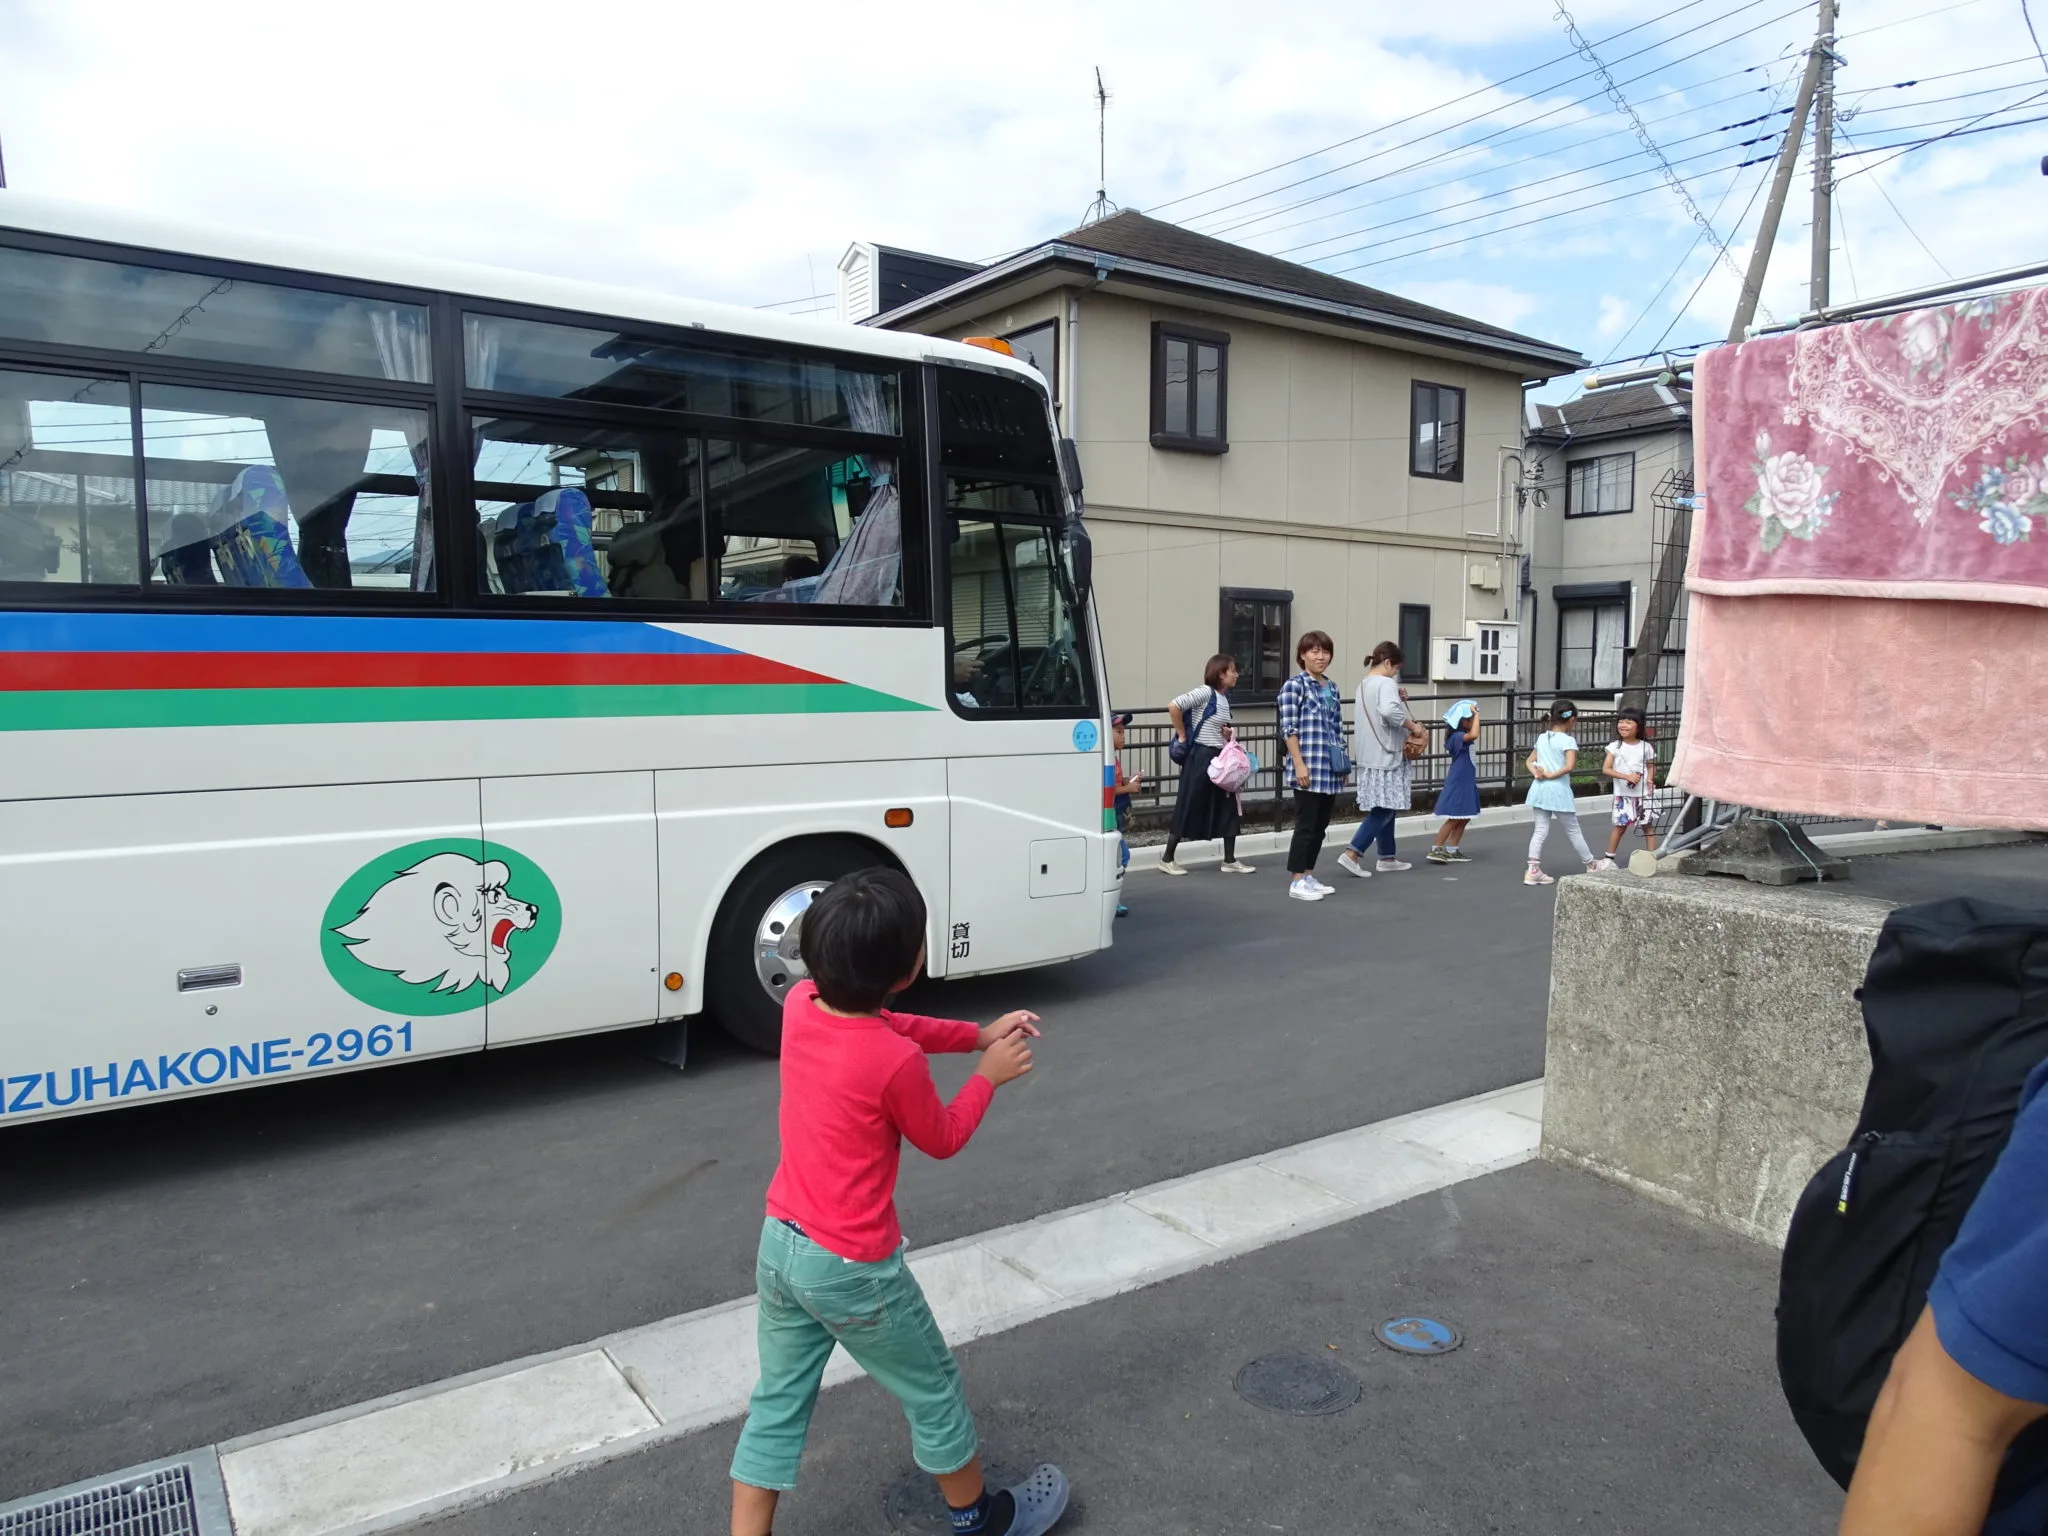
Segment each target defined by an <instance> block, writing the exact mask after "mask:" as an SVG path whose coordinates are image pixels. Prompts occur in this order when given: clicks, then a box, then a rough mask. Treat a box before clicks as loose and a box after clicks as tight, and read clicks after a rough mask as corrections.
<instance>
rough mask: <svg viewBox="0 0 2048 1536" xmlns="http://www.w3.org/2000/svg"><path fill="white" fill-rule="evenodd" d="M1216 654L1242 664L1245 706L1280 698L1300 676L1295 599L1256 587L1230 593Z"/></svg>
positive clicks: (1239, 692) (1239, 694)
mask: <svg viewBox="0 0 2048 1536" xmlns="http://www.w3.org/2000/svg"><path fill="white" fill-rule="evenodd" d="M1222 597H1223V605H1222V606H1223V617H1222V624H1221V626H1220V628H1219V633H1218V636H1217V641H1216V649H1217V650H1219V651H1227V652H1229V654H1230V655H1232V656H1235V657H1236V658H1237V687H1236V688H1234V689H1233V690H1231V697H1232V698H1234V699H1236V700H1238V701H1239V702H1240V703H1244V702H1249V701H1252V700H1257V699H1272V698H1278V697H1279V694H1280V685H1281V684H1282V683H1284V682H1286V681H1287V677H1288V674H1289V673H1291V672H1292V671H1293V670H1294V646H1293V641H1294V594H1293V593H1292V592H1272V591H1267V590H1264V589H1261V588H1252V587H1225V588H1224V589H1223V593H1222Z"/></svg>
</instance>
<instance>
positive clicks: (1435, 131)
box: [1160, 0, 1806, 228]
mask: <svg viewBox="0 0 2048 1536" xmlns="http://www.w3.org/2000/svg"><path fill="white" fill-rule="evenodd" d="M1765 3H1766V0H1743V3H1742V4H1741V5H1738V6H1736V7H1735V8H1734V9H1733V10H1730V11H1723V12H1722V13H1721V14H1720V15H1718V16H1712V17H1709V18H1708V19H1707V20H1705V21H1703V22H1700V23H1698V24H1697V25H1695V26H1691V27H1688V28H1686V29H1685V30H1684V31H1683V32H1675V33H1673V34H1672V35H1671V36H1670V37H1667V38H1663V39H1660V40H1659V41H1657V42H1655V43H1651V44H1650V45H1648V46H1647V47H1644V48H1638V49H1637V50H1636V51H1635V52H1634V53H1628V54H1623V55H1622V57H1621V58H1620V59H1618V60H1616V61H1615V62H1616V63H1627V62H1628V61H1629V60H1630V59H1636V58H1641V57H1642V56H1643V55H1644V54H1646V53H1654V52H1656V51H1657V50H1658V49H1660V48H1665V47H1668V46H1670V45H1671V44H1672V43H1675V42H1677V41H1678V39H1679V38H1681V37H1690V36H1691V35H1692V34H1693V33H1695V32H1698V31H1700V30H1702V29H1703V28H1706V27H1711V26H1713V25H1714V24H1715V23H1717V22H1722V21H1726V20H1728V19H1729V18H1730V17H1733V16H1738V15H1740V14H1741V13H1742V12H1744V11H1750V10H1754V9H1756V7H1757V6H1759V5H1762V4H1765ZM1689 8H1690V7H1689V6H1681V7H1680V9H1681V10H1684V9H1689ZM1805 9H1806V7H1805V6H1803V5H1801V6H1797V7H1794V8H1793V9H1792V10H1789V11H1786V12H1784V13H1783V14H1782V15H1779V16H1774V17H1772V18H1770V20H1768V21H1763V22H1759V23H1758V24H1757V25H1756V26H1754V27H1749V28H1746V29H1744V30H1743V31H1741V32H1737V33H1735V34H1734V35H1733V36H1730V37H1724V38H1722V39H1721V40H1720V41H1719V42H1717V43H1710V44H1708V45H1707V46H1706V47H1705V48H1700V49H1696V50H1695V51H1694V52H1692V53H1689V54H1686V55H1684V56H1683V57H1680V58H1677V59H1672V60H1668V61H1666V62H1665V63H1664V64H1662V65H1660V66H1659V69H1670V68H1671V67H1673V66H1674V65H1677V64H1683V63H1684V62H1686V60H1687V59H1694V58H1698V57H1699V56H1700V54H1702V53H1708V52H1711V51H1712V50H1713V49H1715V48H1718V47H1721V46H1723V45H1725V44H1727V43H1731V42H1734V41H1735V39H1736V38H1738V37H1747V36H1749V35H1750V34H1751V33H1752V32H1758V31H1761V30H1762V29H1763V28H1764V27H1767V26H1770V25H1772V24H1773V23H1775V22H1778V21H1782V20H1784V19H1785V17H1786V16H1794V15H1797V14H1799V13H1800V12H1802V11H1804V10H1805ZM1666 14H1667V15H1669V14H1673V13H1669V12H1667V13H1666ZM1655 19H1658V20H1661V19H1663V18H1661V17H1660V18H1655ZM1645 25H1647V23H1645ZM1630 30H1631V31H1635V30H1639V29H1638V28H1631V29H1630ZM1622 35H1625V34H1620V33H1617V34H1616V36H1622ZM1602 41H1604V42H1612V41H1614V39H1613V38H1605V39H1603V40H1602ZM1551 62H1553V63H1555V62H1557V61H1556V60H1552V61H1551ZM1657 72H1658V71H1657V70H1651V71H1647V72H1646V73H1645V74H1644V75H1638V76H1636V77H1634V78H1635V79H1645V78H1647V77H1648V75H1649V74H1655V73H1657ZM1529 73H1532V71H1529V70H1524V71H1523V72H1522V74H1524V75H1526V74H1529ZM1593 74H1594V71H1592V70H1590V69H1589V70H1583V71H1581V72H1580V73H1578V74H1576V75H1572V76H1570V77H1569V78H1567V79H1564V80H1560V81H1558V82H1557V84H1556V85H1554V86H1552V87H1551V89H1552V90H1561V89H1562V88H1563V87H1565V86H1567V85H1575V84H1577V83H1578V82H1579V81H1581V80H1586V79H1590V78H1592V76H1593ZM1521 77H1522V76H1521V75H1510V76H1508V80H1503V81H1499V82H1496V83H1495V85H1493V86H1491V87H1482V88H1481V90H1478V91H1468V92H1467V93H1466V94H1465V95H1464V96H1460V97H1459V98H1458V100H1459V101H1468V100H1470V99H1471V98H1472V97H1473V96H1477V95H1480V94H1482V92H1483V91H1484V90H1487V89H1498V88H1499V86H1501V85H1505V84H1507V83H1508V81H1510V80H1518V79H1520V78H1521ZM1599 95H1600V92H1598V91H1594V92H1591V93H1590V94H1588V95H1585V96H1581V97H1578V98H1577V99H1575V100H1572V101H1567V102H1563V103H1561V104H1559V105H1557V106H1555V107H1552V108H1551V109H1550V110H1549V111H1547V112H1542V113H1539V114H1538V115H1537V116H1535V117H1532V118H1527V119H1524V120H1523V121H1522V122H1519V123H1511V124H1508V125H1507V126H1506V127H1504V128H1500V129H1497V130H1495V131H1494V132H1493V133H1490V134H1486V135H1483V136H1482V137H1480V138H1478V139H1475V140H1473V143H1475V144H1484V143H1487V142H1488V141H1489V140H1492V139H1497V138H1499V137H1500V136H1501V135H1502V134H1504V133H1510V132H1513V131H1515V130H1516V129H1520V128H1526V127H1528V126H1529V124H1531V123H1538V122H1541V121H1543V119H1544V118H1547V117H1555V116H1556V115H1557V114H1558V113H1560V112H1564V111H1568V110H1570V109H1571V108H1572V107H1575V106H1580V105H1583V104H1584V103H1585V102H1588V101H1593V100H1596V99H1597V98H1598V97H1599ZM1454 104H1455V103H1446V105H1454ZM1432 110H1436V109H1432ZM1427 115H1428V114H1427V113H1416V114H1414V115H1413V116H1411V117H1406V118H1401V119H1399V120H1398V121H1397V122H1395V123H1389V124H1387V125H1386V127H1384V128H1378V129H1374V130H1371V131H1369V132H1367V133H1361V134H1356V135H1354V136H1353V137H1352V138H1349V139H1346V140H1344V141H1342V142H1343V143H1345V144H1355V143H1357V142H1358V140H1360V139H1365V138H1370V137H1372V135H1373V134H1374V133H1384V132H1386V131H1387V129H1388V128H1393V127H1398V126H1400V124H1401V123H1407V122H1412V121H1414V120H1415V117H1421V116H1427ZM1493 115H1494V113H1493V111H1492V110H1488V111H1484V112H1475V113H1474V114H1473V115H1472V116H1470V117H1465V118H1460V119H1459V120H1458V121H1457V122H1455V123H1447V124H1445V125H1444V126H1443V127H1441V128H1432V129H1430V130H1429V131H1428V132H1427V133H1421V134H1417V135H1416V136H1415V137H1413V138H1410V139H1404V140H1403V141H1402V142H1400V143H1399V144H1389V145H1387V146H1386V147H1385V148H1384V149H1376V150H1374V151H1373V152H1372V153H1370V154H1367V155H1363V156H1361V157H1359V158H1358V159H1356V160H1350V161H1347V162H1345V163H1344V164H1343V165H1335V166H1331V167H1330V168H1329V169H1328V170H1323V171H1317V172H1316V173H1315V174H1314V175H1312V176H1304V177H1302V178H1300V179H1299V180H1296V181H1290V182H1287V183H1285V184H1283V185H1281V186H1277V187H1268V188H1267V189H1266V190H1265V191H1263V192H1255V193H1253V194H1251V195H1250V196H1248V197H1241V198H1238V199H1237V200H1236V201H1235V202H1229V203H1223V204H1220V205H1218V206H1217V207H1214V208H1209V209H1205V210H1204V211H1203V212H1201V213H1197V214H1192V215H1190V216H1189V217H1188V219H1187V220H1185V221H1183V222H1186V223H1189V224H1192V223H1194V222H1196V221H1198V220H1202V219H1213V218H1215V217H1216V216H1217V215H1218V214H1223V213H1228V212H1229V211H1230V210H1231V209H1233V208H1242V207H1243V206H1244V205H1245V204H1247V203H1255V202H1258V201H1259V200H1260V199H1261V198H1267V197H1275V196H1278V195H1279V194H1280V193H1282V192H1289V191H1292V190H1293V189H1294V188H1296V187H1304V186H1307V185H1308V184H1309V183H1310V182H1312V181H1321V180H1322V179H1323V178H1324V177H1325V176H1334V175H1336V174H1337V173H1338V172H1339V171H1344V170H1349V169H1350V168H1351V167H1353V166H1357V165H1364V164H1366V163H1367V162H1368V161H1371V160H1377V159H1381V158H1383V157H1385V156H1387V155H1391V154H1394V153H1396V152H1398V151H1400V150H1403V149H1412V148H1414V147H1415V146H1416V145H1418V144H1424V143H1427V142H1428V141H1429V140H1431V139H1435V138H1440V137H1442V136H1443V135H1444V134H1447V133H1451V132H1453V131H1455V130H1457V129H1459V128H1468V127H1470V126H1471V125H1472V124H1474V123H1478V122H1483V121H1485V120H1486V119H1487V118H1489V117H1491V116H1493ZM1339 147H1341V146H1340V145H1335V144H1333V145H1330V146H1329V147H1328V148H1327V149H1322V150H1317V151H1315V152H1314V154H1311V155H1304V156H1299V157H1297V160H1296V161H1290V162H1288V163H1289V164H1295V163H1298V161H1299V160H1303V159H1313V158H1314V156H1315V155H1316V154H1327V153H1329V150H1330V149H1336V148H1339ZM1433 158H1441V157H1440V156H1438V157H1433ZM1429 163H1430V162H1429V161H1428V160H1423V161H1419V162H1417V164H1418V165H1427V164H1429ZM1408 168H1409V169H1414V167H1412V166H1411V167H1408ZM1389 174H1397V173H1389ZM1241 179H1242V178H1241ZM1376 179H1380V180H1383V179H1384V177H1381V178H1376ZM1361 185H1362V183H1361ZM1191 195H1199V194H1191ZM1329 195H1334V194H1329ZM1160 206H1161V207H1167V206H1169V205H1168V204H1164V203H1162V204H1160ZM1295 206H1297V207H1299V206H1305V203H1304V204H1296V205H1295ZM1281 211H1285V210H1281ZM1230 227H1231V228H1236V227H1238V226H1236V225H1234V224H1233V225H1231V226H1230Z"/></svg>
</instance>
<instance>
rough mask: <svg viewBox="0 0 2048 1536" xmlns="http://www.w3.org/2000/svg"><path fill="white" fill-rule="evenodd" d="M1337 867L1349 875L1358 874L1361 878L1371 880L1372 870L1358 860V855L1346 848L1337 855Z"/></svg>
mask: <svg viewBox="0 0 2048 1536" xmlns="http://www.w3.org/2000/svg"><path fill="white" fill-rule="evenodd" d="M1337 867H1338V868H1339V869H1341V870H1343V871H1344V873H1345V874H1347V875H1356V876H1358V878H1359V879H1361V880H1370V879H1371V878H1372V871H1371V870H1369V869H1367V868H1366V867H1365V866H1364V865H1363V864H1361V863H1359V862H1358V855H1357V854H1355V853H1353V852H1352V851H1351V850H1350V849H1349V848H1346V849H1345V850H1344V851H1343V852H1342V853H1340V854H1338V855H1337Z"/></svg>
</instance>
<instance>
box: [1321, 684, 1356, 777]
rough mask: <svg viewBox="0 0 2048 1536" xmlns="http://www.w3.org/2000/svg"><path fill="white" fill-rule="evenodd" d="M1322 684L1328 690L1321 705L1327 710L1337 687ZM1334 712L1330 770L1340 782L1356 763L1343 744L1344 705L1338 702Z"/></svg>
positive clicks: (1349, 775)
mask: <svg viewBox="0 0 2048 1536" xmlns="http://www.w3.org/2000/svg"><path fill="white" fill-rule="evenodd" d="M1323 686H1324V687H1325V688H1326V689H1328V690H1329V691H1328V692H1326V693H1325V694H1324V695H1323V707H1324V709H1325V711H1326V712H1328V711H1329V707H1330V701H1331V698H1332V697H1333V696H1334V695H1335V693H1336V692H1337V689H1336V686H1335V685H1334V684H1330V683H1325V684H1324V685H1323ZM1334 713H1335V714H1336V717H1337V718H1336V722H1335V724H1334V726H1333V728H1332V729H1331V732H1330V772H1332V773H1334V774H1335V775H1336V776H1337V782H1338V783H1339V784H1342V783H1343V782H1344V781H1345V780H1346V779H1348V778H1350V777H1351V770H1352V769H1353V768H1354V767H1355V766H1357V765H1356V764H1354V763H1353V762H1352V761H1351V753H1350V752H1349V751H1348V750H1346V748H1345V746H1344V706H1343V705H1342V704H1339V705H1338V706H1337V707H1336V709H1335V711H1334Z"/></svg>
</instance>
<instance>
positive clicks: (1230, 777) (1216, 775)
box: [1209, 741, 1252, 795]
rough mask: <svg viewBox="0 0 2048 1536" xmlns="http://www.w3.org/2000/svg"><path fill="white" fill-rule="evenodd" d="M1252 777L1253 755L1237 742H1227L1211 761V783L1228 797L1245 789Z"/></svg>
mask: <svg viewBox="0 0 2048 1536" xmlns="http://www.w3.org/2000/svg"><path fill="white" fill-rule="evenodd" d="M1251 776H1252V760H1251V754H1250V753H1248V752H1246V751H1245V749H1244V748H1243V747H1241V746H1240V745H1238V743H1237V742H1235V741H1226V742H1225V743H1224V744H1223V750H1222V751H1220V752H1218V753H1217V754H1216V756H1215V757H1214V758H1212V759H1211V760H1210V763H1209V782H1210V783H1211V784H1214V785H1215V786H1216V787H1217V788H1218V789H1220V790H1222V791H1223V792H1224V793H1225V794H1227V795H1234V794H1236V793H1237V792H1238V791H1239V790H1241V789H1243V788H1244V783H1245V780H1246V779H1249V778H1250V777H1251Z"/></svg>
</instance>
